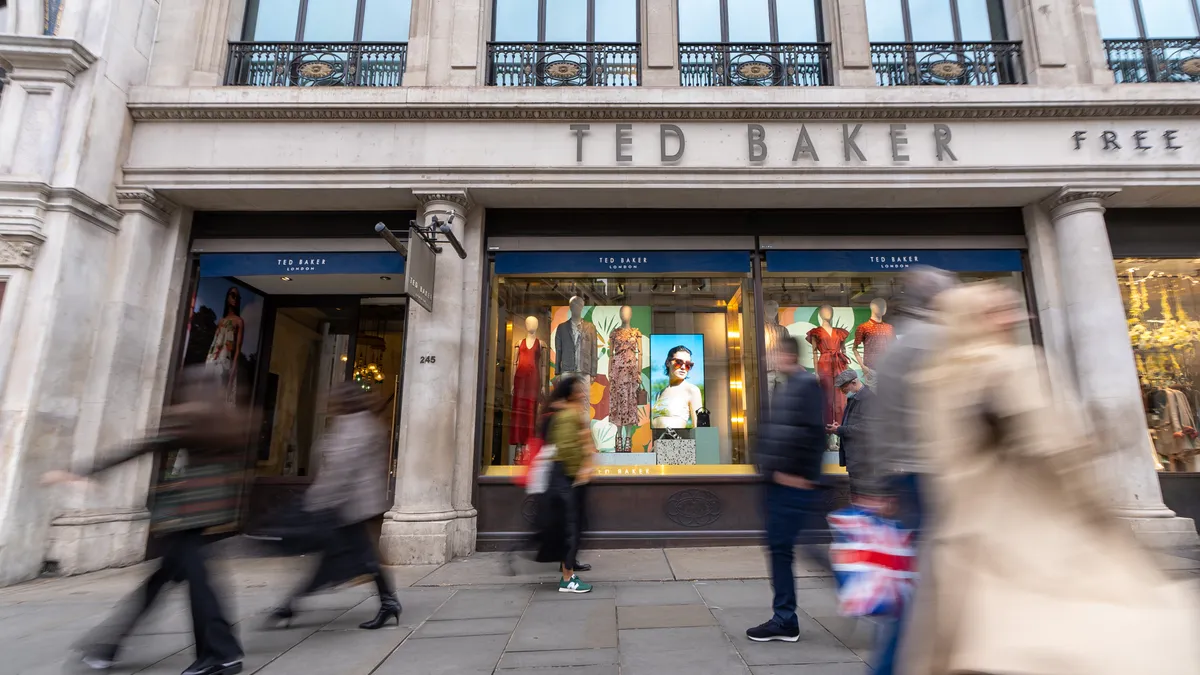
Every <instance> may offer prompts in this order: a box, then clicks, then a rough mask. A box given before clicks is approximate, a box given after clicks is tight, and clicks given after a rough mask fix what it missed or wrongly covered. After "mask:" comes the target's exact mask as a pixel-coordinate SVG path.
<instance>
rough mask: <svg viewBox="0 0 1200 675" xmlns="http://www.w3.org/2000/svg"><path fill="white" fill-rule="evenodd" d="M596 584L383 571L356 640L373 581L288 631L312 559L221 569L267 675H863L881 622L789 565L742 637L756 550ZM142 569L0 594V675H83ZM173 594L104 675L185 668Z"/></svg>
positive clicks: (628, 569)
mask: <svg viewBox="0 0 1200 675" xmlns="http://www.w3.org/2000/svg"><path fill="white" fill-rule="evenodd" d="M1162 555H1163V556H1165V557H1164V558H1163V559H1162V563H1163V566H1164V568H1166V569H1169V570H1171V573H1172V574H1173V575H1175V576H1177V577H1180V578H1188V579H1193V580H1195V581H1197V582H1200V555H1196V552H1195V551H1191V550H1189V551H1172V552H1167V553H1164V554H1162ZM586 559H587V561H588V562H589V563H591V564H592V565H593V566H594V569H593V571H592V572H590V573H588V574H587V575H586V578H587V580H588V581H590V582H592V583H594V584H595V591H594V592H593V593H590V594H587V595H573V594H560V593H558V592H557V584H556V582H555V577H556V572H555V569H554V566H552V565H535V564H533V563H528V562H520V563H518V564H517V565H516V567H517V570H516V572H517V574H516V575H513V576H509V574H508V573H507V568H508V566H507V564H506V561H505V558H504V556H503V555H502V554H495V553H479V554H476V555H474V556H471V557H469V558H464V559H461V560H456V561H454V562H451V563H448V564H446V565H441V566H414V567H394V568H389V569H388V574H389V576H390V577H391V579H392V580H393V582H394V583H395V585H396V587H397V588H398V589H399V590H398V593H399V595H400V600H401V602H402V603H403V605H404V613H403V615H402V617H401V621H400V625H399V626H394V627H392V628H389V629H384V630H381V631H362V630H359V629H358V628H357V625H358V623H359V622H361V621H363V620H365V619H367V618H369V617H370V616H372V615H373V614H374V612H375V609H376V608H377V606H378V605H377V600H376V599H375V597H374V595H373V587H371V586H356V587H352V588H347V589H343V590H338V591H335V592H330V593H325V594H322V595H318V596H315V597H313V598H309V599H307V600H306V601H305V603H304V604H303V605H302V606H301V609H302V612H301V613H300V615H299V616H298V617H297V619H296V621H294V622H293V624H292V625H291V626H289V627H287V628H286V629H284V630H268V629H266V628H265V627H264V626H263V617H264V614H265V612H266V611H267V610H268V609H269V608H270V607H272V606H273V605H274V604H275V603H276V602H277V601H278V600H279V598H280V597H282V595H283V594H284V593H286V592H287V590H288V589H290V588H292V587H293V586H294V585H295V584H296V583H297V582H298V580H299V579H300V578H301V577H302V576H303V574H304V573H305V571H306V570H307V569H308V567H309V566H310V565H311V564H312V563H313V560H312V559H310V558H303V557H302V558H248V559H226V560H220V561H217V563H216V569H217V570H218V572H219V574H220V579H221V582H222V586H223V587H224V589H225V591H226V597H227V599H228V600H227V601H228V603H229V605H230V607H229V610H228V613H229V615H230V616H231V617H233V618H234V619H235V621H236V628H237V631H238V634H239V635H240V637H241V639H242V642H243V646H244V648H245V650H246V661H245V665H246V670H245V672H247V673H261V674H263V675H276V674H287V675H309V674H312V675H343V674H344V675H403V674H408V673H413V674H419V675H433V674H437V673H447V674H453V675H462V674H472V673H480V674H493V675H495V674H498V675H601V674H612V675H617V674H620V675H630V674H634V675H636V674H638V673H654V675H673V674H676V673H679V674H683V673H686V674H687V675H702V674H704V673H714V674H716V673H720V674H724V673H745V674H749V675H775V674H777V673H785V672H786V673H800V674H802V675H848V674H850V673H866V672H868V665H867V664H868V663H869V661H870V658H871V656H870V654H871V649H870V647H871V644H872V642H873V640H874V631H875V629H876V626H875V624H874V623H873V622H870V621H855V620H849V619H845V618H842V617H838V616H837V613H836V608H835V605H834V598H833V591H832V587H833V584H832V581H831V580H830V579H829V578H828V577H826V576H821V575H820V574H819V573H818V572H816V571H814V570H810V569H807V568H805V567H804V566H803V564H802V563H799V562H798V565H797V568H796V574H797V580H796V581H797V588H798V589H799V592H798V596H799V598H798V599H799V609H800V610H801V630H802V638H801V641H800V642H799V643H796V644H789V643H769V644H761V643H755V642H751V641H749V640H747V639H746V637H745V632H744V631H745V629H746V628H747V627H749V626H751V625H753V624H756V623H759V622H761V621H763V620H765V619H766V618H768V617H769V616H770V600H771V591H770V586H769V584H768V582H767V581H766V562H765V560H764V557H763V552H762V550H761V549H759V548H756V547H733V548H693V549H666V550H663V549H634V550H597V551H588V552H587V558H586ZM149 570H150V567H149V565H138V566H134V567H130V568H126V569H122V570H106V571H104V572H98V573H94V574H88V575H83V576H79V577H70V578H61V579H39V580H37V581H33V582H29V583H25V584H20V585H17V586H12V587H9V588H5V589H0V654H3V658H2V659H0V675H60V674H62V673H75V672H81V671H79V670H78V667H77V666H76V664H75V663H74V656H73V654H72V652H71V647H72V645H74V644H75V643H77V642H78V641H79V640H80V639H82V637H83V636H84V635H85V633H86V632H87V631H88V630H89V629H90V628H91V627H93V626H94V625H96V624H97V623H99V622H100V621H101V620H102V619H103V618H104V617H105V616H106V615H107V613H108V612H109V611H110V610H111V609H112V607H113V605H114V604H115V603H116V602H117V601H118V600H120V599H121V598H122V597H123V596H124V595H125V594H127V593H129V592H130V591H132V590H133V589H134V588H136V586H137V585H138V584H139V583H140V582H141V580H142V579H144V578H145V576H146V575H147V574H148V573H149ZM190 624H191V622H190V617H189V616H188V613H187V603H186V594H185V592H184V589H173V590H172V591H170V592H169V593H168V594H166V596H165V597H164V598H163V600H162V602H160V605H159V607H157V608H156V609H155V611H154V612H153V614H152V615H151V616H150V617H149V618H148V619H147V620H146V621H144V622H143V624H142V625H141V626H139V628H138V630H137V631H136V634H135V635H134V637H133V638H131V640H130V642H129V644H128V646H127V649H126V651H125V653H124V655H123V663H122V665H121V667H120V668H118V669H117V670H116V671H115V672H118V673H142V674H145V675H174V674H176V673H179V672H181V671H182V670H183V668H185V667H186V666H187V665H188V664H190V663H191V661H192V659H193V658H194V657H193V654H192V648H191V643H192V636H191V625H190Z"/></svg>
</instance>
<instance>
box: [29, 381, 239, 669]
mask: <svg viewBox="0 0 1200 675" xmlns="http://www.w3.org/2000/svg"><path fill="white" fill-rule="evenodd" d="M226 391H227V382H226V381H225V380H223V379H218V378H215V377H212V376H211V374H206V373H205V371H204V370H202V369H196V368H191V369H188V370H185V371H184V372H182V373H181V374H180V386H179V391H178V395H177V396H176V397H175V400H176V403H174V404H173V405H171V406H169V407H168V408H167V409H166V410H165V411H164V412H163V416H162V423H161V425H160V426H159V429H158V433H156V434H154V435H152V436H149V437H147V438H144V439H142V440H141V441H139V442H136V443H134V444H132V445H131V446H130V447H128V448H126V449H124V450H123V451H120V452H116V453H110V454H109V456H108V457H106V458H105V459H103V460H101V461H99V462H97V463H95V464H94V465H93V466H91V467H89V468H87V469H81V470H77V471H76V472H75V473H70V472H66V471H52V472H49V473H47V474H46V475H45V476H43V478H42V482H43V483H44V484H47V485H51V484H55V483H61V482H66V481H72V480H81V479H83V478H85V477H88V476H91V475H93V474H96V473H98V472H101V471H104V470H106V469H109V468H111V467H114V466H117V465H119V464H123V463H125V462H127V461H130V460H134V459H137V458H139V457H141V456H143V455H146V454H149V453H164V454H166V453H170V452H176V453H178V452H186V459H183V460H181V461H179V462H176V464H175V465H176V466H178V467H180V472H179V474H178V475H177V476H173V477H171V478H169V479H166V480H164V481H163V482H161V483H160V484H159V485H158V487H157V488H156V491H155V498H154V502H153V507H152V510H151V519H150V531H151V533H152V535H154V536H156V537H158V538H159V539H160V546H161V550H162V559H161V560H160V562H159V567H158V569H156V570H155V571H154V572H153V573H152V574H151V575H150V577H149V578H148V579H147V580H146V582H145V583H143V584H142V586H141V587H140V588H138V589H137V590H136V591H134V592H133V593H132V594H131V595H130V596H129V597H128V599H127V600H126V602H125V603H124V606H123V607H122V608H121V610H120V611H118V612H117V613H116V614H115V615H114V616H113V618H112V619H110V620H109V621H108V622H107V623H106V624H104V625H102V626H100V627H99V628H97V629H96V630H95V631H93V633H92V634H91V635H89V636H88V638H86V644H85V645H84V647H83V657H82V660H83V663H84V664H85V665H87V666H88V667H90V668H93V669H95V670H107V669H109V668H111V667H112V666H113V665H115V663H116V661H117V657H118V655H119V652H120V648H121V644H122V643H123V642H124V641H125V638H126V637H128V636H129V634H130V633H131V632H132V631H133V628H134V627H135V626H136V624H137V622H138V620H139V619H140V618H141V617H142V616H144V615H145V614H146V612H147V611H148V610H149V609H150V607H151V606H152V605H153V604H154V601H155V599H156V598H157V597H158V594H159V592H160V591H162V589H163V587H164V586H165V585H166V584H167V583H169V582H172V581H186V582H187V585H188V595H189V600H190V603H191V611H192V631H193V636H194V640H195V646H196V661H195V663H193V664H192V665H190V666H188V667H187V669H186V670H184V671H183V673H184V675H233V674H234V673H240V672H241V671H242V648H241V645H239V644H238V640H237V638H236V637H235V636H234V634H233V628H232V627H231V625H230V623H229V621H228V620H227V619H226V618H225V614H224V612H223V611H222V608H221V602H220V600H219V599H218V597H217V592H216V591H215V590H214V588H213V584H212V582H211V580H210V577H209V571H208V565H207V562H206V559H205V557H206V556H205V551H204V546H205V544H206V543H208V541H209V540H208V538H207V536H206V535H207V533H208V532H210V531H211V530H212V528H223V527H228V526H230V525H231V524H234V523H236V521H237V518H238V515H239V508H238V507H239V496H240V494H241V488H242V486H243V484H244V475H245V473H244V472H245V470H246V465H247V456H246V448H247V441H248V439H249V435H248V434H249V431H250V425H249V424H248V420H247V419H246V417H245V416H242V415H239V414H238V412H237V410H236V409H235V408H233V407H231V406H229V405H228V404H227V403H226Z"/></svg>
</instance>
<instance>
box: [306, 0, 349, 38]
mask: <svg viewBox="0 0 1200 675" xmlns="http://www.w3.org/2000/svg"><path fill="white" fill-rule="evenodd" d="M357 12H358V2H357V0H308V13H307V14H306V15H305V17H304V40H305V41H306V42H353V41H354V21H355V19H356V18H357V17H356V16H355V14H356V13H357Z"/></svg>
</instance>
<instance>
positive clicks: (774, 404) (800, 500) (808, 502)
mask: <svg viewBox="0 0 1200 675" xmlns="http://www.w3.org/2000/svg"><path fill="white" fill-rule="evenodd" d="M778 347H779V370H780V372H783V373H786V374H787V379H786V380H785V381H784V382H783V383H782V384H781V385H778V386H777V387H776V389H775V395H774V397H772V399H771V405H770V409H769V411H768V415H767V419H766V420H765V422H764V423H763V425H762V426H761V429H760V432H759V440H758V451H757V452H756V453H755V458H756V461H757V463H758V470H759V473H760V474H761V475H762V478H763V481H764V486H763V519H764V521H765V524H766V531H767V549H768V553H769V555H770V564H771V587H772V589H774V601H773V603H772V604H773V606H774V610H775V613H774V615H773V616H772V617H771V619H770V620H769V621H767V622H766V623H764V624H762V625H759V626H755V627H753V628H750V629H748V630H747V631H746V636H747V637H749V638H750V639H751V640H754V641H756V642H769V641H772V640H784V641H787V642H796V641H797V640H799V639H800V619H799V618H798V617H797V616H796V579H795V576H794V572H793V570H792V563H793V561H794V560H795V546H796V542H797V540H800V541H801V542H802V544H803V546H804V549H805V552H806V553H807V554H808V555H809V556H810V557H812V558H813V559H814V560H815V561H817V562H818V563H819V564H821V565H822V566H823V567H826V568H828V566H829V556H828V555H827V554H825V553H824V551H822V550H821V549H820V548H819V547H818V546H817V544H816V541H815V532H816V531H817V530H818V529H819V528H822V524H823V522H824V509H823V508H822V498H823V491H822V490H821V489H820V481H821V460H822V458H823V456H824V454H825V446H826V436H825V394H824V392H823V391H822V389H821V384H820V382H818V381H817V378H816V377H815V376H813V375H811V374H809V372H808V371H806V370H805V369H804V368H803V367H801V366H800V362H799V357H800V346H799V344H798V343H797V342H796V341H795V340H780V342H779V345H778Z"/></svg>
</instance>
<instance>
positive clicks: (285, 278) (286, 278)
mask: <svg viewBox="0 0 1200 675" xmlns="http://www.w3.org/2000/svg"><path fill="white" fill-rule="evenodd" d="M279 278H280V279H283V280H284V281H291V280H292V278H291V277H279Z"/></svg>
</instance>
